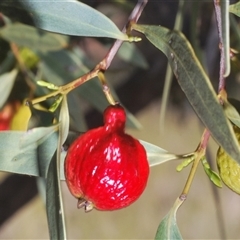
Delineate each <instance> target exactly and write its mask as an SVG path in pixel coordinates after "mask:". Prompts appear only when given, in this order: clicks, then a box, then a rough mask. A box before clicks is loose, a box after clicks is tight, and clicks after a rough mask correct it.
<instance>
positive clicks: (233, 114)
mask: <svg viewBox="0 0 240 240" xmlns="http://www.w3.org/2000/svg"><path fill="white" fill-rule="evenodd" d="M223 109H224V112H225V114H226V116H227V117H228V118H229V120H230V121H231V122H232V123H234V124H235V125H236V126H238V127H239V128H240V115H239V113H238V111H237V110H236V108H235V107H234V106H233V105H232V104H231V103H230V102H229V101H227V100H225V101H224V103H223Z"/></svg>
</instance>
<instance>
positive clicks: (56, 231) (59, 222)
mask: <svg viewBox="0 0 240 240" xmlns="http://www.w3.org/2000/svg"><path fill="white" fill-rule="evenodd" d="M68 132H69V113H68V105H67V96H66V95H63V99H62V104H61V109H60V114H59V137H58V147H57V152H56V154H55V155H54V157H53V159H52V161H51V163H50V166H49V169H48V175H47V188H46V199H47V201H46V202H47V217H48V228H49V233H50V239H52V240H53V239H67V237H66V227H65V220H64V208H63V199H62V191H61V182H60V178H61V177H60V175H61V167H62V166H61V151H62V145H63V143H64V142H65V140H66V139H67V135H68Z"/></svg>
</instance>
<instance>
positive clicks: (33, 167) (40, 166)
mask: <svg viewBox="0 0 240 240" xmlns="http://www.w3.org/2000/svg"><path fill="white" fill-rule="evenodd" d="M42 130H43V128H40V129H39V131H35V132H33V133H32V134H31V135H27V133H26V132H23V131H2V132H0V157H1V161H0V171H4V172H11V173H17V174H26V175H30V176H36V177H44V178H45V177H46V176H47V170H48V166H49V163H50V160H51V158H52V156H53V154H54V152H55V151H56V148H57V134H56V133H54V132H53V134H50V132H48V134H47V137H46V138H45V140H44V141H43V142H42V141H41V140H40V139H42V138H41V137H40V135H39V132H41V131H42ZM49 131H53V129H52V128H51V127H50V129H49ZM43 132H44V131H43ZM45 133H46V132H45ZM36 134H37V135H38V136H39V137H40V138H35V136H36ZM26 135H27V139H26V141H24V138H25V136H26ZM39 140H40V141H39ZM28 143H29V144H28Z"/></svg>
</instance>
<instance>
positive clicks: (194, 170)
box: [179, 129, 210, 200]
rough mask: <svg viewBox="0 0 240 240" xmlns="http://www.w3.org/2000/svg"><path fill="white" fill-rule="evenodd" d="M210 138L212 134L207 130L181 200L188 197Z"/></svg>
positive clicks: (196, 154)
mask: <svg viewBox="0 0 240 240" xmlns="http://www.w3.org/2000/svg"><path fill="white" fill-rule="evenodd" d="M209 138H210V132H209V131H208V130H207V129H205V130H204V132H203V135H202V138H201V141H200V144H199V146H198V148H197V151H196V153H195V160H194V162H193V165H192V168H191V171H190V173H189V176H188V179H187V182H186V184H185V186H184V189H183V191H182V193H181V195H180V197H179V198H180V199H184V200H185V199H186V198H187V195H188V193H189V190H190V187H191V185H192V182H193V178H194V176H195V173H196V171H197V167H198V164H199V162H200V160H201V158H202V157H203V156H204V155H205V152H206V147H207V143H208V140H209Z"/></svg>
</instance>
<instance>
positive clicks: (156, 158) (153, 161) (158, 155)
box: [140, 140, 181, 167]
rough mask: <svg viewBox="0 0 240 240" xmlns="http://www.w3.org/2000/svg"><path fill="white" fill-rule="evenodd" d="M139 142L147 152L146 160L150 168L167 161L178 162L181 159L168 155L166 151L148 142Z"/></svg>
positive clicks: (177, 156)
mask: <svg viewBox="0 0 240 240" xmlns="http://www.w3.org/2000/svg"><path fill="white" fill-rule="evenodd" d="M140 142H141V144H142V145H143V146H144V148H145V150H146V152H147V158H148V161H149V165H150V167H154V166H156V165H159V164H162V163H165V162H167V161H171V160H178V159H180V158H181V156H179V155H175V154H172V153H169V152H168V151H166V150H164V149H162V148H160V147H158V146H156V145H154V144H151V143H149V142H145V141H142V140H140Z"/></svg>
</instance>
